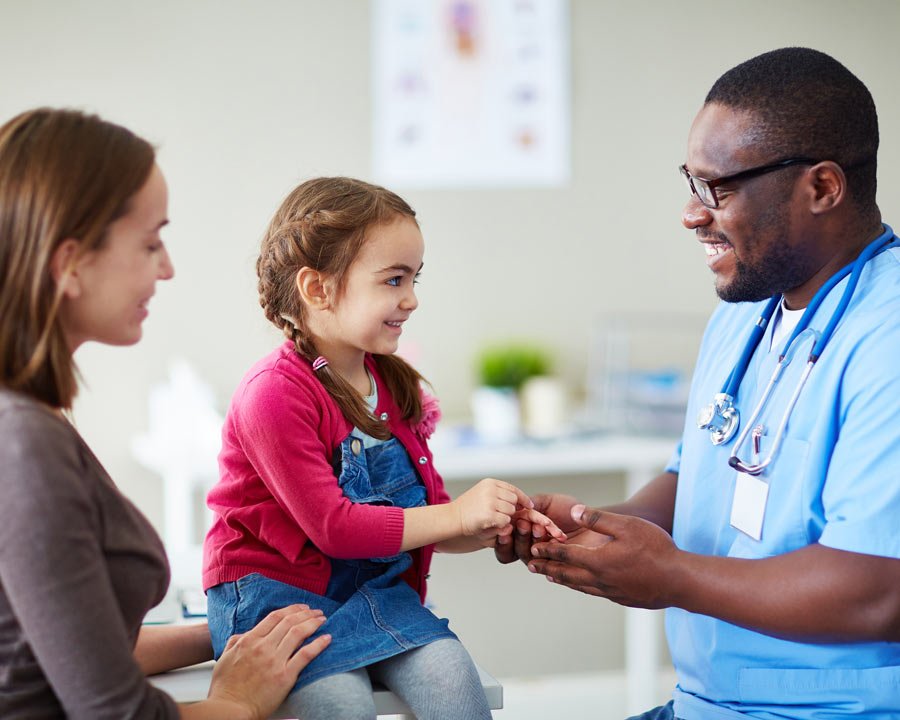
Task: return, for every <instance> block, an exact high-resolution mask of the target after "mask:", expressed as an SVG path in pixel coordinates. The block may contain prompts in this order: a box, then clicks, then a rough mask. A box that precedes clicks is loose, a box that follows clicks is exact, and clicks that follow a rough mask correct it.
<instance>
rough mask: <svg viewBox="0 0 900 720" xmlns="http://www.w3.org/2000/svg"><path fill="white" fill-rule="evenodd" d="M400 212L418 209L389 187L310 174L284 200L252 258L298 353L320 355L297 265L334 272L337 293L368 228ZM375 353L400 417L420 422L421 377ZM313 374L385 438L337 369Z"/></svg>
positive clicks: (274, 319) (273, 314)
mask: <svg viewBox="0 0 900 720" xmlns="http://www.w3.org/2000/svg"><path fill="white" fill-rule="evenodd" d="M398 217H407V218H409V219H411V220H413V221H414V222H415V217H416V213H415V211H414V210H413V209H412V208H411V207H410V206H409V205H408V204H407V203H406V201H404V200H403V199H402V198H401V197H399V196H398V195H396V194H395V193H392V192H391V191H390V190H386V189H385V188H383V187H379V186H377V185H371V184H369V183H366V182H363V181H361V180H355V179H353V178H346V177H322V178H314V179H312V180H307V181H306V182H304V183H301V184H300V185H298V186H297V187H296V188H295V189H294V190H293V191H292V192H291V193H290V194H289V195H288V196H287V197H286V198H285V199H284V201H283V202H282V204H281V207H280V208H278V210H277V211H276V213H275V216H274V217H273V218H272V221H271V222H270V223H269V227H268V229H267V231H266V234H265V236H264V237H263V240H262V246H261V248H260V254H259V258H258V259H257V261H256V274H257V276H258V278H259V281H258V284H257V289H258V290H259V304H260V305H261V306H262V309H263V312H264V313H265V315H266V318H267V319H268V320H269V322H271V323H272V324H273V325H275V326H276V327H278V328H280V329H281V330H282V331H283V332H284V335H285V337H287V338H288V339H289V340H290V341H291V342H292V343H293V344H294V350H295V351H296V352H297V354H298V355H300V357H302V358H304V359H306V360H307V361H308V362H310V363H312V362H313V361H314V360H315V358H316V357H318V355H319V353H318V351H317V349H316V346H315V342H314V338H313V336H312V334H311V332H310V330H309V327H308V322H307V321H308V318H307V311H306V307H305V306H304V304H303V302H302V300H301V299H300V294H299V292H298V290H297V286H296V284H295V281H296V277H297V273H298V271H299V270H300V269H301V268H304V267H309V268H312V269H313V270H315V271H317V272H319V273H322V274H323V275H325V276H327V277H330V278H332V279H333V280H334V282H335V283H336V287H337V292H338V293H340V292H341V291H342V290H343V289H344V286H345V283H346V275H347V271H348V269H349V268H350V265H351V264H352V263H353V261H354V260H355V259H356V257H357V255H358V254H359V251H360V249H361V248H362V246H363V243H364V242H365V240H366V233H367V231H368V230H369V229H370V228H371V227H373V226H375V225H380V224H383V223H388V222H391V221H392V220H394V219H396V218H398ZM373 358H374V360H375V366H376V368H377V369H378V372H379V374H380V376H381V377H382V379H383V380H384V382H385V385H386V386H387V389H388V391H389V392H390V394H391V396H392V397H393V398H394V401H395V402H396V403H397V406H398V407H399V409H400V412H401V416H402V417H403V418H404V419H410V420H411V421H412V422H417V421H418V420H419V419H420V417H421V414H422V402H421V396H420V383H421V382H423V381H424V378H423V377H422V376H421V375H420V374H419V373H418V371H417V370H416V369H415V368H413V367H412V366H411V365H410V364H409V363H407V362H406V361H405V360H403V359H402V358H400V357H397V356H396V355H374V356H373ZM316 376H317V377H318V378H319V381H320V382H321V383H322V385H323V386H324V387H325V389H326V390H327V391H328V393H329V394H330V395H331V397H332V398H334V400H335V402H336V403H337V404H338V407H340V409H341V412H342V414H343V415H344V417H345V418H347V420H348V421H350V422H351V423H352V424H353V425H354V426H356V427H358V428H359V429H360V430H362V431H363V432H365V433H367V434H369V435H371V436H373V437H377V438H380V439H387V438H388V437H390V431H389V430H388V428H387V426H386V425H385V424H384V423H383V422H382V421H381V420H378V419H376V418H375V417H374V416H373V415H372V413H371V412H370V411H369V408H368V406H367V405H366V403H365V401H364V400H363V398H362V396H360V394H359V393H358V392H357V391H356V390H355V389H354V388H353V386H352V385H351V384H350V383H349V382H348V381H347V380H346V379H345V378H344V377H343V376H341V374H340V373H338V372H337V371H336V370H334V369H333V368H332V367H331V366H330V365H328V364H324V365H321V367H318V368H317V369H316Z"/></svg>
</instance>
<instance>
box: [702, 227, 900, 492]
mask: <svg viewBox="0 0 900 720" xmlns="http://www.w3.org/2000/svg"><path fill="white" fill-rule="evenodd" d="M894 240H896V236H895V235H894V231H893V230H892V229H891V228H890V226H888V225H884V232H883V233H882V234H881V235H879V236H878V237H877V238H876V239H875V240H873V241H872V242H871V243H869V245H867V246H866V247H865V248H864V249H863V251H862V252H861V253H860V254H859V256H858V257H857V258H856V259H855V260H854V261H853V262H852V263H850V264H848V265H846V266H844V267H843V268H841V269H840V270H838V271H837V272H836V273H835V274H834V275H832V276H831V277H830V278H829V279H828V280H827V281H826V282H825V284H824V285H823V286H822V287H821V288H819V290H818V291H817V292H816V294H815V295H814V296H813V298H812V300H811V301H810V303H809V305H808V306H807V308H806V310H805V311H804V313H803V315H802V317H801V318H800V322H798V323H797V326H796V327H795V328H794V330H793V332H792V333H791V335H790V338H789V339H788V342H787V345H786V346H785V351H784V353H782V354H781V355H780V356H779V358H778V363H777V364H776V366H775V370H774V371H773V372H772V377H771V378H770V379H769V382H768V384H767V385H766V388H765V390H764V391H763V394H762V397H761V398H760V400H759V402H758V403H757V405H756V407H755V408H754V410H753V413H752V414H751V416H750V419H749V421H748V422H747V423H746V424H745V425H744V427H743V428H741V432H740V433H739V434H738V437H737V440H736V441H735V443H734V446H733V448H732V453H731V456H730V457H729V458H728V464H729V465H730V466H731V467H733V468H735V469H736V470H739V471H740V472H745V473H748V474H750V475H759V474H761V473H762V472H763V470H765V469H766V468H767V467H768V466H769V465H770V464H771V463H772V460H773V458H774V457H775V456H776V455H777V453H778V450H779V449H780V448H781V444H782V442H783V441H784V436H785V433H786V430H787V424H788V420H789V419H790V416H791V413H792V412H793V410H794V407H795V406H796V404H797V401H798V399H799V398H800V393H801V391H802V390H803V387H804V386H805V385H806V381H807V379H808V378H809V375H810V373H811V372H812V368H813V366H814V365H815V364H816V362H817V361H818V359H819V357H821V355H822V353H823V352H824V350H825V347H826V345H827V344H828V341H829V340H830V339H831V336H832V335H833V334H834V331H835V329H836V328H837V326H838V324H839V323H840V321H841V319H842V318H843V316H844V314H845V312H846V310H847V307H848V306H849V305H850V301H851V300H852V298H853V294H854V293H855V291H856V287H857V285H858V284H859V279H860V276H861V275H862V272H863V269H864V268H865V266H866V263H868V261H869V260H870V259H871V258H872V257H874V256H875V255H877V254H878V253H880V252H881V251H882V250H884V249H885V248H886V247H887V246H888V245H891V244H892V243H893V242H894ZM848 275H849V276H850V279H849V281H848V282H847V287H846V288H844V292H843V293H842V294H841V299H840V301H839V302H838V305H837V307H836V308H835V310H834V312H833V313H832V315H831V319H830V320H829V322H828V324H827V325H826V326H825V330H824V331H823V332H822V334H821V335H820V336H819V337H818V338H816V339H815V340H814V342H813V347H812V350H811V351H810V354H809V356H808V358H807V363H806V367H805V368H804V370H803V373H802V374H801V376H800V380H799V382H798V384H797V387H796V388H795V389H794V392H793V393H792V394H791V398H790V400H789V402H788V405H787V408H786V409H785V412H784V414H783V415H782V418H781V422H780V423H779V425H778V430H777V431H776V433H775V437H774V439H773V441H772V447H771V448H770V450H769V454H768V456H767V457H766V459H765V460H763V461H762V462H757V463H745V462H743V461H742V460H741V459H740V458H739V457H738V451H739V450H740V448H741V446H742V445H743V444H744V442H745V441H746V439H747V436H748V435H749V434H750V432H751V430H752V428H753V427H754V424H755V423H756V421H757V419H758V418H759V416H760V415H761V414H762V411H763V409H764V407H765V405H766V403H767V402H768V401H769V399H770V397H771V396H772V393H773V392H774V389H775V386H776V385H777V383H778V381H779V379H780V378H781V376H782V373H783V371H784V369H785V368H786V367H787V366H788V365H789V364H790V363H791V361H792V359H793V356H794V354H795V351H796V346H795V342H796V341H797V339H798V338H799V337H800V336H801V335H802V334H803V333H805V332H806V330H807V329H808V328H809V324H810V322H811V321H812V318H813V316H814V315H815V313H816V311H817V310H818V309H819V306H820V305H821V304H822V302H823V301H824V300H825V298H826V297H827V296H828V294H829V293H830V292H831V291H832V290H833V289H834V287H835V286H836V285H837V284H838V283H840V282H841V281H842V280H843V279H844V278H845V277H847V276H848ZM781 301H782V296H781V295H776V296H774V297H772V298H770V299H769V301H768V302H767V303H766V306H765V308H763V311H762V313H761V314H760V316H759V318H758V319H757V321H756V322H755V323H754V325H753V327H752V328H751V330H750V337H749V338H748V340H747V343H746V345H745V346H744V349H743V350H742V351H741V355H740V357H739V358H738V362H737V364H736V365H735V366H734V368H732V370H731V372H730V373H729V375H728V378H727V380H726V381H725V385H724V387H723V388H722V392H721V393H720V394H719V395H718V396H717V399H719V398H722V399H723V400H724V402H725V403H726V404H727V405H728V406H730V407H731V409H732V410H733V414H734V415H735V416H736V424H740V413H739V412H738V410H737V408H735V407H734V406H733V400H734V398H735V397H736V396H737V392H738V389H739V388H740V384H741V382H742V381H743V378H744V375H745V374H746V372H747V368H748V367H749V365H750V360H751V358H752V357H753V354H754V353H755V352H756V349H757V347H758V346H759V343H760V342H761V341H762V338H763V335H764V334H765V331H766V328H767V327H768V324H769V322H770V321H771V319H772V317H773V316H774V314H775V311H776V309H777V307H778V305H779V304H780V303H781ZM814 337H815V334H814ZM714 404H715V402H714ZM701 429H702V426H701ZM710 432H711V436H710V439H711V440H712V442H713V444H721V443H722V442H727V438H725V439H724V440H723V439H722V437H721V435H722V433H721V431H719V433H718V437H717V435H716V433H714V432H713V429H712V428H710ZM732 432H733V431H732Z"/></svg>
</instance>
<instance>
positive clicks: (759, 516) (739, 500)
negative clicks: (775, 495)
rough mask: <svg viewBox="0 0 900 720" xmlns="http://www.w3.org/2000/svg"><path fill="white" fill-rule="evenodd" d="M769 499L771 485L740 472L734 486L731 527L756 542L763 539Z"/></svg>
mask: <svg viewBox="0 0 900 720" xmlns="http://www.w3.org/2000/svg"><path fill="white" fill-rule="evenodd" d="M768 497H769V483H767V482H765V481H764V480H762V479H760V478H758V477H754V476H753V475H748V474H747V473H742V472H739V473H738V474H737V479H736V480H735V485H734V502H733V503H732V504H731V526H732V527H734V528H737V529H738V530H740V531H741V532H742V533H744V534H745V535H749V536H750V537H752V538H753V539H754V540H759V539H761V538H762V526H763V518H765V516H766V500H767V499H768Z"/></svg>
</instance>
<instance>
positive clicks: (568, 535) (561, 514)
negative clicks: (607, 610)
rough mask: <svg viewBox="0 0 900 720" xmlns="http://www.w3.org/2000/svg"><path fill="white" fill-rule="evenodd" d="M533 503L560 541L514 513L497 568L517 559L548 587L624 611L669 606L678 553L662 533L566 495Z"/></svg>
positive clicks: (499, 543)
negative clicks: (557, 532)
mask: <svg viewBox="0 0 900 720" xmlns="http://www.w3.org/2000/svg"><path fill="white" fill-rule="evenodd" d="M532 501H533V503H534V507H533V509H532V513H537V514H539V515H541V516H546V517H547V518H549V519H550V520H551V521H552V523H554V524H555V525H556V526H558V527H559V529H560V530H561V531H562V532H563V533H564V534H565V537H564V538H563V539H560V538H558V537H554V536H553V535H551V534H549V533H548V532H547V526H546V525H543V524H541V523H534V522H531V521H530V520H529V519H528V516H527V515H526V514H525V513H517V515H516V517H515V521H514V523H513V524H514V529H513V532H512V533H510V534H508V535H500V536H498V537H497V539H496V543H495V544H494V553H495V555H496V556H497V559H498V560H499V561H500V562H501V563H511V562H515V561H516V560H521V561H523V562H525V563H526V564H527V565H528V569H529V570H530V571H531V572H533V573H538V574H541V575H544V576H546V577H547V579H548V580H549V581H551V582H553V583H556V584H559V585H565V586H567V587H570V588H572V589H574V590H578V591H580V592H584V593H588V594H590V595H597V596H599V597H605V598H607V599H609V600H612V601H613V602H616V603H618V604H620V605H625V606H628V607H641V608H652V609H657V608H663V607H668V606H669V605H671V604H672V598H671V592H672V585H671V579H672V575H673V568H674V565H675V561H676V555H677V554H678V552H679V551H678V550H677V548H676V547H675V544H674V543H673V541H672V538H671V537H670V535H669V534H668V533H667V532H666V531H665V530H663V529H662V528H660V527H658V526H657V525H654V524H653V523H651V522H649V521H647V520H643V519H641V518H638V517H633V516H630V515H619V514H616V513H611V512H606V511H602V510H597V509H595V508H588V507H586V506H585V505H583V504H582V503H579V502H578V501H577V500H576V499H575V498H573V497H569V496H566V495H536V496H534V497H533V498H532Z"/></svg>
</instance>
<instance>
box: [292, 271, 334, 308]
mask: <svg viewBox="0 0 900 720" xmlns="http://www.w3.org/2000/svg"><path fill="white" fill-rule="evenodd" d="M294 284H295V285H296V286H297V292H299V293H300V299H301V300H302V301H303V304H304V305H306V306H307V307H308V308H310V309H311V310H327V309H328V308H330V307H331V299H330V293H329V287H328V283H327V281H326V280H325V278H323V277H322V274H321V273H320V272H319V271H318V270H313V269H312V268H311V267H305V266H304V267H302V268H300V269H299V270H298V271H297V275H296V277H295V278H294Z"/></svg>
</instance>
